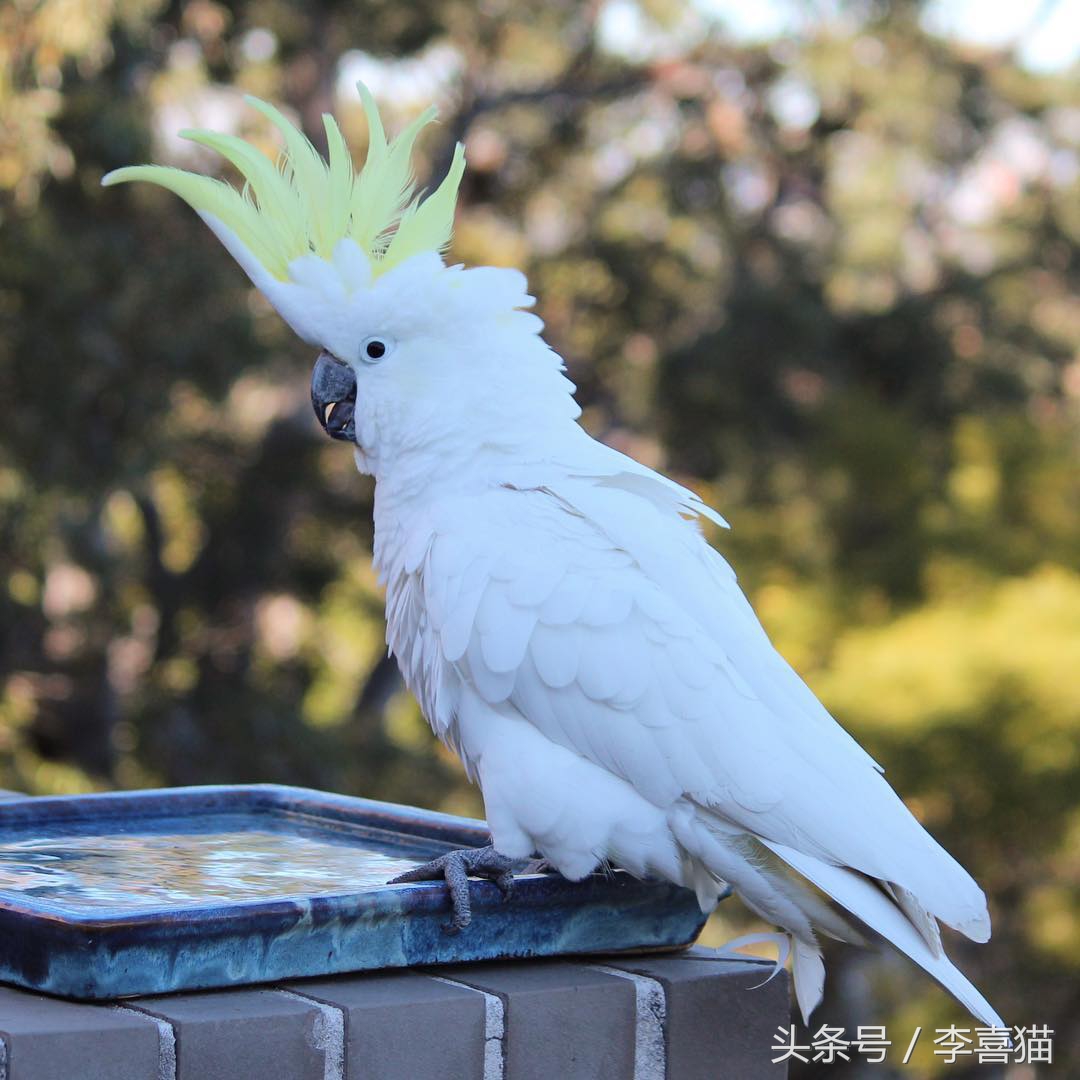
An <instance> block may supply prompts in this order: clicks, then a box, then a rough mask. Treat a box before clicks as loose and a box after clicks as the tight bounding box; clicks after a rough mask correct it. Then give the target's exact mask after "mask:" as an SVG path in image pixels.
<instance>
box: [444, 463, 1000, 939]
mask: <svg viewBox="0 0 1080 1080" xmlns="http://www.w3.org/2000/svg"><path fill="white" fill-rule="evenodd" d="M699 546H703V541H702V540H701V538H700V535H698V534H697V532H696V531H695V530H694V529H692V528H689V527H688V526H687V523H686V522H685V521H684V520H682V519H681V518H679V517H678V515H670V514H667V513H665V511H664V510H663V509H662V508H660V507H658V506H656V505H655V504H654V503H653V502H651V501H650V500H648V499H643V498H641V497H640V496H639V495H636V494H635V493H634V492H632V491H627V490H621V489H619V488H618V487H617V486H612V485H611V484H607V485H605V486H601V485H598V484H595V483H594V484H590V483H589V482H588V481H585V480H564V481H562V482H560V483H559V484H558V485H557V487H552V486H550V485H549V486H547V487H544V488H538V489H534V490H527V491H523V490H505V489H500V490H494V491H491V492H488V493H486V494H484V495H482V496H477V497H475V498H473V499H459V500H455V501H453V502H449V503H447V504H445V505H443V506H441V507H439V508H438V509H437V512H436V513H435V514H434V515H433V539H432V541H431V543H430V546H428V547H427V549H426V554H425V558H424V562H425V565H424V567H423V582H424V586H423V587H424V593H425V607H426V609H427V613H428V619H429V621H430V626H431V629H432V630H433V631H434V633H435V634H436V635H437V637H438V642H439V649H440V652H441V656H442V659H443V661H444V662H446V663H447V664H450V665H453V666H454V667H455V668H456V669H457V670H458V671H460V672H461V674H462V677H463V678H465V679H466V680H467V681H468V682H469V684H471V685H472V686H473V687H474V688H475V690H476V692H477V693H479V694H480V695H481V697H482V698H483V699H484V700H485V701H486V702H488V703H489V704H491V705H493V706H497V705H502V704H503V703H509V704H510V705H512V706H513V707H514V708H516V710H517V711H518V712H520V714H521V715H522V716H524V717H525V718H526V719H527V720H528V721H529V722H530V723H531V724H532V725H534V726H535V727H536V728H538V729H539V730H540V731H541V732H542V733H543V734H544V735H545V736H546V737H547V738H548V739H550V740H551V741H552V742H554V743H556V744H558V745H560V746H563V747H566V748H567V749H570V750H572V751H573V752H575V753H577V754H579V755H581V756H582V757H584V758H586V759H588V760H590V761H593V762H595V763H596V764H599V765H601V766H602V767H604V768H605V769H607V770H609V771H610V772H612V773H613V774H615V775H617V776H620V777H622V778H623V779H625V780H626V781H628V782H629V783H630V784H632V785H633V786H634V787H635V788H636V789H637V791H638V792H639V793H641V794H642V795H644V796H645V797H646V798H648V799H649V800H651V801H652V802H654V803H656V805H658V806H661V807H665V806H669V805H671V803H673V802H674V801H675V800H677V799H679V798H686V799H689V800H691V801H693V802H694V803H696V804H697V805H699V806H701V807H703V808H707V809H708V810H709V811H711V812H712V813H715V814H716V815H718V816H720V817H721V818H723V819H724V820H726V821H728V822H731V823H732V824H734V825H737V826H738V827H740V828H743V829H745V830H746V831H747V832H750V833H752V834H754V835H756V836H760V837H762V838H764V839H766V840H768V841H772V842H774V843H777V844H781V845H785V846H786V847H789V848H791V849H793V850H795V851H799V852H803V853H805V854H807V855H810V856H812V857H814V858H816V859H819V860H821V861H823V862H825V863H827V864H831V865H839V866H849V867H853V868H854V869H856V870H859V871H861V872H862V873H864V874H867V875H869V876H870V877H873V878H878V879H881V880H883V881H888V882H894V883H896V884H897V885H899V886H901V887H902V888H903V889H906V890H908V891H910V892H911V893H912V894H914V896H916V897H918V899H919V901H920V902H921V903H922V904H923V905H924V906H925V907H926V908H927V909H929V911H931V912H932V913H933V914H935V915H937V916H938V917H939V918H941V919H942V920H943V921H945V922H946V923H948V924H949V925H950V926H953V927H955V928H957V929H960V930H961V931H963V932H964V933H967V934H969V935H970V936H973V937H976V938H979V939H984V938H985V937H986V936H987V932H988V919H987V916H986V908H985V898H984V897H983V894H982V892H981V890H980V889H979V888H978V886H977V885H976V884H975V882H974V881H973V880H972V879H971V878H970V876H969V875H968V874H967V873H966V871H964V870H963V868H962V867H960V866H959V864H958V863H956V862H955V860H953V859H952V858H951V856H949V855H948V854H947V853H946V852H945V851H944V850H943V849H942V848H941V847H940V846H939V845H937V844H936V842H935V841H934V840H933V839H932V838H931V837H930V836H929V835H928V834H927V833H926V832H925V831H924V830H923V829H922V827H921V826H920V825H919V824H918V823H917V822H916V821H915V819H914V818H913V817H912V816H911V814H910V813H909V811H908V810H907V808H906V807H905V806H904V805H903V803H902V802H901V801H900V799H899V798H898V797H897V796H896V794H895V793H894V792H893V790H892V788H890V787H889V785H888V784H887V783H886V782H885V780H884V779H883V777H882V776H881V775H880V773H879V772H878V771H877V769H876V768H875V767H874V764H873V762H872V761H871V759H870V758H869V757H868V756H867V755H866V754H865V752H864V751H863V750H862V749H861V748H860V747H859V746H858V744H857V743H855V741H854V740H853V739H852V738H851V737H850V736H849V735H848V734H847V733H846V732H845V731H843V729H842V728H840V726H839V725H838V724H836V723H835V721H833V720H832V718H831V717H829V716H828V714H827V713H826V712H825V711H824V709H821V708H820V706H818V709H819V710H820V711H816V710H809V709H807V708H806V707H805V705H804V703H803V701H802V699H801V698H800V696H799V694H798V693H795V692H793V691H792V690H791V688H790V687H788V686H785V685H784V684H783V681H782V678H783V677H778V676H777V675H776V672H777V671H778V670H779V671H784V670H786V671H789V672H790V669H787V668H786V666H784V667H783V668H780V667H778V666H777V661H776V660H775V659H774V656H775V651H774V650H773V649H772V646H771V644H770V643H769V642H768V639H767V638H766V637H765V635H764V633H763V632H762V631H761V630H760V627H759V626H758V624H757V620H756V619H754V618H753V613H752V611H750V609H749V605H748V604H746V601H745V599H743V598H742V594H741V592H740V591H739V590H738V587H737V586H736V585H735V584H734V579H733V577H732V576H731V575H730V573H729V572H728V573H726V574H725V573H723V571H722V569H718V567H717V566H716V565H713V564H710V562H709V560H708V558H707V557H706V556H705V555H704V554H703V553H702V552H701V551H700V550H699V549H698V548H699ZM717 558H719V556H717ZM724 565H725V566H726V564H724ZM748 613H749V614H748ZM780 663H781V664H782V661H781V662H780ZM791 674H792V675H793V674H794V673H791ZM796 678H797V676H796ZM800 685H801V684H800ZM805 693H806V694H809V691H808V690H807V691H805Z"/></svg>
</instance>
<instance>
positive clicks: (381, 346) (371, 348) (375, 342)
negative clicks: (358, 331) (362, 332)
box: [360, 337, 390, 364]
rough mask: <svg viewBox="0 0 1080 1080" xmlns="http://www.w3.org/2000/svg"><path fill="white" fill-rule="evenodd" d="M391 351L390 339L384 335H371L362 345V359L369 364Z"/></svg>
mask: <svg viewBox="0 0 1080 1080" xmlns="http://www.w3.org/2000/svg"><path fill="white" fill-rule="evenodd" d="M389 351H390V341H389V339H388V338H384V337H369V338H368V339H367V341H365V342H364V344H363V345H362V346H361V347H360V359H361V360H364V361H366V362H367V363H369V364H374V363H375V362H376V361H378V360H381V359H382V358H383V357H384V356H386V354H387V353H388V352H389Z"/></svg>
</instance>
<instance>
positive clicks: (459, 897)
mask: <svg viewBox="0 0 1080 1080" xmlns="http://www.w3.org/2000/svg"><path fill="white" fill-rule="evenodd" d="M513 866H514V864H513V862H512V860H510V859H508V858H507V857H506V856H505V855H500V854H499V853H498V852H497V851H496V850H495V847H494V845H493V844H488V846H487V847H482V848H462V849H461V850H459V851H448V852H447V853H446V854H445V855H440V856H439V857H438V858H437V859H432V860H431V861H430V862H426V863H423V864H422V865H420V866H414V867H413V869H412V870H406V871H405V873H404V874H399V875H398V876H397V877H396V878H391V879H390V881H389V884H390V885H402V884H404V883H405V882H408V881H445V882H446V887H447V889H448V890H449V892H450V906H451V908H452V909H453V912H454V914H453V917H452V918H451V920H450V922H449V923H447V925H446V929H447V930H452V931H454V932H457V931H458V930H464V929H465V927H466V926H468V925H469V923H470V922H471V921H472V903H471V902H470V900H469V875H470V874H471V875H472V876H473V877H482V878H487V879H488V880H489V881H494V882H495V884H496V885H498V886H499V889H500V890H501V891H502V894H503V896H504V897H508V896H509V895H510V893H511V891H512V890H513V888H514V874H513Z"/></svg>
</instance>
